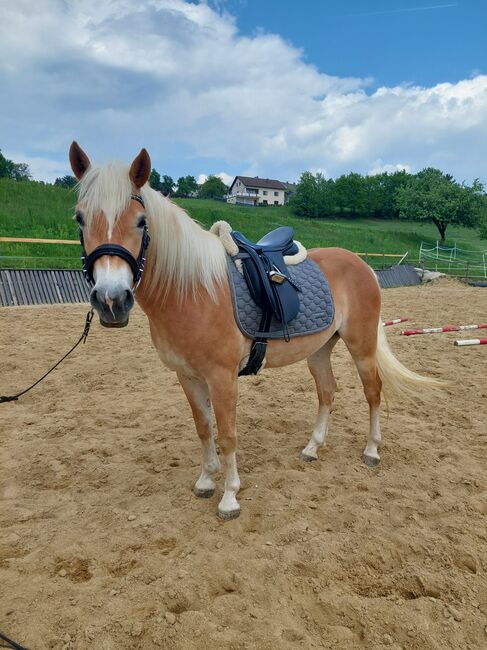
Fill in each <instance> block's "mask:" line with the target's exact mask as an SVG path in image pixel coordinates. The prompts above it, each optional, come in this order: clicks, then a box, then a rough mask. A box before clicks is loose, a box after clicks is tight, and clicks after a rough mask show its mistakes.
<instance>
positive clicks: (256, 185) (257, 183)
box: [227, 176, 286, 205]
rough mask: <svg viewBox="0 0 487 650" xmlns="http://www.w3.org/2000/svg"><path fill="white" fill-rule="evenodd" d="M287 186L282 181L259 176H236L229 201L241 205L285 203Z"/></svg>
mask: <svg viewBox="0 0 487 650" xmlns="http://www.w3.org/2000/svg"><path fill="white" fill-rule="evenodd" d="M285 191H286V187H285V185H284V183H281V181H276V180H273V179H271V178H259V177H258V176H255V177H252V176H235V179H234V181H233V183H232V184H231V185H230V189H229V191H228V197H227V201H228V203H238V204H240V205H284V196H285V194H284V193H285Z"/></svg>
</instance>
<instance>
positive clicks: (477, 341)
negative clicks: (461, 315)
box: [453, 339, 487, 345]
mask: <svg viewBox="0 0 487 650" xmlns="http://www.w3.org/2000/svg"><path fill="white" fill-rule="evenodd" d="M453 345H487V339H462V340H460V341H455V343H454V344H453Z"/></svg>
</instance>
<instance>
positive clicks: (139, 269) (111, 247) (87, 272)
mask: <svg viewBox="0 0 487 650" xmlns="http://www.w3.org/2000/svg"><path fill="white" fill-rule="evenodd" d="M130 198H131V199H132V200H133V201H138V202H139V203H140V205H141V206H142V207H144V208H145V205H144V199H143V198H142V197H141V196H140V195H139V194H131V195H130ZM79 240H80V242H81V246H82V249H83V250H82V253H81V261H82V263H83V273H84V276H85V278H86V280H87V281H88V282H89V284H91V285H94V284H95V279H94V277H93V267H94V266H95V262H96V260H97V259H98V258H100V257H103V256H104V255H110V256H114V257H120V258H122V259H123V260H124V262H127V264H128V265H129V266H130V268H131V270H132V275H133V276H134V286H133V289H132V290H133V291H134V292H135V290H136V289H137V287H138V286H139V284H140V281H141V279H142V273H143V271H144V266H145V252H146V250H147V246H148V245H149V242H150V236H149V231H148V229H147V225H145V226H144V230H143V233H142V242H141V245H140V251H139V255H138V256H137V259H135V257H134V256H133V255H132V253H131V252H130V251H129V250H127V249H126V248H124V247H123V246H119V245H118V244H102V245H101V246H97V247H96V248H95V249H94V250H93V251H91V253H90V254H89V255H87V254H86V250H85V241H84V237H83V230H82V229H81V228H80V230H79Z"/></svg>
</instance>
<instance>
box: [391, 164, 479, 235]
mask: <svg viewBox="0 0 487 650" xmlns="http://www.w3.org/2000/svg"><path fill="white" fill-rule="evenodd" d="M482 196H483V185H482V183H480V181H478V180H477V181H475V182H474V184H473V185H472V187H468V186H467V185H465V184H464V183H463V184H461V185H460V184H459V183H457V182H456V181H455V180H454V179H453V177H452V176H450V175H449V174H444V173H443V172H442V171H440V170H439V169H434V168H432V167H427V168H426V169H423V170H422V171H420V172H419V173H418V174H416V175H415V176H411V177H410V179H409V181H408V183H407V184H405V185H404V186H402V187H399V188H398V189H397V192H396V202H397V207H398V209H399V217H400V218H401V219H411V220H417V221H432V222H433V223H434V224H435V226H436V227H437V228H438V232H439V233H440V243H442V244H444V243H445V233H446V229H447V227H448V225H449V224H451V223H458V224H461V225H463V226H470V227H471V226H474V225H476V224H477V223H478V219H479V212H480V209H481V204H482Z"/></svg>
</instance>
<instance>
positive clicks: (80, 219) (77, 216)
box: [74, 212, 85, 226]
mask: <svg viewBox="0 0 487 650" xmlns="http://www.w3.org/2000/svg"><path fill="white" fill-rule="evenodd" d="M74 218H75V219H76V221H77V222H78V224H79V225H80V226H84V225H85V220H84V219H83V215H82V214H81V212H76V214H75V215H74Z"/></svg>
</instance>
